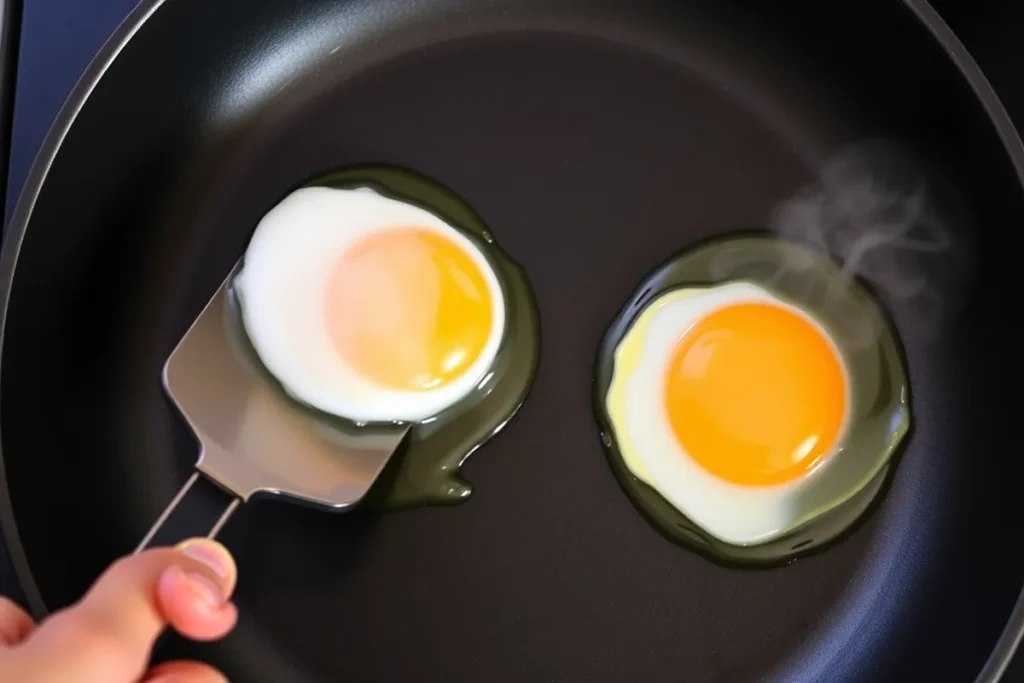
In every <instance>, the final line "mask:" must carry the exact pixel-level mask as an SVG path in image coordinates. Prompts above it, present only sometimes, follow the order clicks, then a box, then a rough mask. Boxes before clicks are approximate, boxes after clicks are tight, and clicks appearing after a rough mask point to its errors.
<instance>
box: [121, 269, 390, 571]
mask: <svg viewBox="0 0 1024 683" xmlns="http://www.w3.org/2000/svg"><path fill="white" fill-rule="evenodd" d="M240 267H241V262H239V263H238V264H236V265H235V267H234V269H233V270H232V272H231V273H230V274H229V275H228V277H227V278H226V279H225V280H224V282H223V284H222V285H221V286H220V288H219V289H218V290H217V293H216V294H214V296H213V298H212V299H211V300H210V301H209V303H208V304H207V305H206V307H205V308H204V309H203V311H202V313H200V314H199V318H198V319H196V321H195V322H194V323H193V324H192V326H191V327H190V328H189V330H188V332H186V333H185V336H184V337H183V338H182V340H181V341H180V342H179V343H178V345H177V347H175V349H174V351H173V352H171V355H170V357H169V358H168V360H167V363H166V365H165V366H164V372H163V383H164V389H165V390H166V392H167V395H168V396H169V397H170V399H171V400H172V401H173V402H174V403H175V405H176V406H177V408H178V410H179V411H180V412H181V415H182V416H183V417H184V418H185V420H186V422H188V424H189V426H190V427H191V428H192V432H193V434H194V435H195V437H196V439H197V440H198V441H199V459H198V461H197V462H196V466H195V469H196V472H195V473H194V474H193V475H192V476H191V477H190V478H189V479H188V481H186V482H185V484H184V486H182V488H181V490H180V491H179V492H178V494H177V495H176V496H175V497H174V498H173V499H172V500H171V502H170V503H169V504H168V506H167V508H166V509H165V510H164V512H163V513H162V514H161V515H160V516H159V517H158V518H157V520H156V522H155V523H154V524H153V526H152V528H151V529H150V530H149V531H148V532H147V533H146V535H145V537H143V539H142V542H141V543H139V546H138V548H136V551H135V552H139V551H141V550H143V549H145V548H146V547H148V546H149V544H150V543H152V542H153V539H154V537H155V536H156V535H157V532H158V531H159V530H160V528H161V527H162V526H163V525H164V523H165V522H166V521H167V519H168V518H169V517H170V515H171V513H172V512H173V511H174V509H175V508H176V507H177V506H178V504H179V503H181V501H182V500H183V499H184V498H185V497H186V495H187V494H188V492H189V490H191V489H192V487H193V485H194V484H195V483H196V481H197V480H198V479H199V477H200V475H202V476H205V477H207V478H208V479H210V480H211V481H213V482H214V483H215V484H217V485H218V486H219V487H220V488H222V489H224V490H225V491H226V492H228V493H229V494H230V495H231V496H232V498H231V502H230V503H229V504H228V506H227V508H226V509H225V510H224V511H223V513H222V514H221V515H220V517H219V518H218V519H217V521H216V522H215V523H214V525H213V527H212V528H211V529H210V531H209V534H208V536H209V537H210V538H213V537H214V536H216V535H217V533H218V532H219V531H220V530H221V528H222V527H223V526H224V524H225V523H226V522H227V520H228V518H229V517H230V516H231V514H232V513H233V512H234V511H235V510H236V509H237V508H238V505H239V504H240V503H242V502H247V501H249V500H251V499H252V498H254V497H257V496H260V497H262V496H277V497H280V498H282V499H287V500H291V501H293V502H297V503H304V504H307V505H312V506H315V507H319V508H322V509H324V510H329V511H335V512H338V511H343V510H347V509H349V508H351V507H353V506H355V505H356V504H358V503H359V502H360V501H361V500H362V499H363V497H364V496H365V495H366V493H367V492H368V491H369V490H370V487H371V486H372V485H373V483H374V481H376V479H377V477H378V476H379V475H380V473H381V472H382V471H383V469H384V467H385V465H387V463H388V460H389V459H390V458H391V455H392V454H393V453H394V452H395V451H396V450H397V449H398V448H399V446H400V445H401V444H402V441H403V440H404V439H405V436H406V434H408V432H409V425H407V424H396V425H380V426H369V427H360V428H358V429H356V428H352V427H349V426H347V425H346V424H344V423H342V422H340V421H338V420H335V419H333V418H331V417H329V416H325V415H323V414H321V413H317V412H316V411H314V410H307V409H304V408H303V407H302V406H300V405H298V404H297V403H295V402H294V401H291V400H290V399H289V398H288V397H287V396H286V395H285V394H284V392H283V390H282V389H281V388H280V387H278V386H276V382H275V381H274V380H273V378H271V377H270V376H269V374H267V372H266V371H265V370H264V369H263V368H262V366H261V365H260V363H259V361H258V360H257V359H256V356H255V353H254V352H253V350H252V348H251V347H250V346H249V344H248V341H247V340H246V338H245V335H244V332H243V331H242V328H241V317H240V313H239V311H238V309H237V307H236V305H235V301H234V298H233V294H232V289H231V283H232V281H233V279H234V276H235V274H236V273H237V272H238V270H239V268H240Z"/></svg>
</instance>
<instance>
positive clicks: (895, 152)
mask: <svg viewBox="0 0 1024 683" xmlns="http://www.w3.org/2000/svg"><path fill="white" fill-rule="evenodd" d="M965 222H966V217H965V215H964V212H963V204H962V202H960V201H959V198H958V197H957V195H956V192H955V190H954V189H953V188H952V187H950V186H948V184H946V183H945V182H944V181H943V180H941V179H940V178H939V177H938V176H937V175H936V174H934V173H928V172H926V170H925V167H924V166H923V165H922V164H921V163H919V162H917V161H916V160H915V159H914V158H913V157H912V156H911V155H910V153H909V152H908V151H907V150H906V149H904V148H903V147H902V146H900V145H899V144H898V143H896V142H892V141H888V140H871V141H868V142H862V143H858V144H856V145H853V146H851V147H848V148H846V149H844V150H842V151H841V152H840V153H839V154H837V155H835V156H834V157H833V158H831V159H830V160H829V161H828V162H827V163H826V164H825V166H824V168H823V169H822V171H821V173H820V174H819V177H818V179H817V181H816V182H815V183H813V184H811V185H810V186H808V187H806V188H804V190H802V191H801V192H800V193H798V194H797V195H796V196H795V197H792V198H791V199H789V200H787V201H785V202H783V203H782V204H780V205H779V206H778V207H776V209H775V211H774V214H773V216H772V219H771V223H770V227H771V229H772V230H773V231H775V232H776V233H778V234H779V235H781V236H783V237H788V238H795V239H798V240H801V241H804V242H808V243H810V244H811V245H813V246H816V247H818V248H820V249H821V250H824V251H827V252H829V253H830V254H832V256H833V257H835V258H837V259H838V260H839V261H840V262H841V266H842V272H843V274H844V275H846V276H847V277H851V278H852V277H860V278H862V280H863V281H865V282H866V283H868V284H869V285H870V286H871V287H872V289H874V291H875V292H876V293H877V294H878V295H879V297H880V298H881V299H882V300H883V302H884V303H886V304H887V305H888V306H889V308H890V310H892V312H893V313H894V315H895V316H896V317H897V318H898V322H899V324H900V327H907V326H913V328H914V334H915V336H917V337H920V336H922V335H924V336H932V335H934V334H935V333H937V332H938V330H939V329H940V327H941V324H942V321H943V319H944V318H946V317H947V315H948V314H949V313H950V312H951V310H952V307H953V306H955V304H956V299H957V296H958V294H959V292H960V290H961V285H962V282H963V279H964V278H965V277H966V275H967V267H968V265H969V261H970V259H969V256H968V245H967V243H966V240H965V235H966V234H967V233H966V231H965V228H966V226H965ZM800 267H801V264H797V263H794V264H791V268H792V269H794V270H799V269H800Z"/></svg>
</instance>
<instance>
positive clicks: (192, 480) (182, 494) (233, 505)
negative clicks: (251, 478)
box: [135, 472, 242, 554]
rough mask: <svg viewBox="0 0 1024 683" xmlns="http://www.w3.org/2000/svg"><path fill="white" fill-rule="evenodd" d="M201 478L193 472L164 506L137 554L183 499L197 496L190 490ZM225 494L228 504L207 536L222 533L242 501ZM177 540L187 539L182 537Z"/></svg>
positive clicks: (137, 549) (155, 535)
mask: <svg viewBox="0 0 1024 683" xmlns="http://www.w3.org/2000/svg"><path fill="white" fill-rule="evenodd" d="M199 478H200V477H199V472H193V473H192V476H191V477H189V478H188V481H186V482H185V484H184V486H182V487H181V490H180V491H178V493H177V495H175V496H174V498H172V499H171V502H170V503H168V504H167V507H166V508H164V511H163V512H162V513H160V516H159V517H157V519H156V521H155V522H153V526H151V527H150V529H149V531H147V532H146V535H145V536H143V537H142V541H141V542H140V543H139V545H138V547H137V548H136V549H135V553H136V554H138V553H140V552H142V551H143V550H145V549H146V548H148V547H149V546H150V545H151V544H152V543H153V540H154V539H155V538H156V537H157V534H158V533H159V532H160V530H161V529H162V528H163V527H164V525H165V524H166V523H167V521H168V520H169V519H170V518H171V514H172V513H173V512H174V511H175V509H176V508H177V507H178V505H179V504H180V503H181V502H182V501H183V500H185V499H186V498H187V497H195V496H194V495H193V496H189V492H190V491H193V490H194V486H195V484H196V482H198V481H199ZM224 495H225V496H226V497H227V499H228V502H227V504H226V506H224V507H223V508H222V509H221V511H220V513H219V516H218V517H217V519H216V521H215V522H214V523H213V526H212V527H210V530H209V532H207V533H206V537H207V538H214V537H216V536H217V534H218V533H220V530H221V529H222V528H224V525H225V524H227V522H228V519H230V518H231V515H232V513H234V511H235V510H236V509H237V508H238V505H239V504H240V503H241V502H242V499H241V498H237V497H235V496H233V495H230V494H227V493H226V492H225V494H224ZM186 536H187V535H186ZM177 540H185V539H184V538H182V539H177Z"/></svg>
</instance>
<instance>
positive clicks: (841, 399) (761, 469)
mask: <svg viewBox="0 0 1024 683" xmlns="http://www.w3.org/2000/svg"><path fill="white" fill-rule="evenodd" d="M847 400H848V399H847V390H846V373H845V371H844V369H843V364H842V361H841V359H840V358H839V356H838V354H837V352H836V350H835V348H834V347H833V346H832V344H831V343H830V341H829V340H828V339H827V338H826V337H825V336H824V333H823V331H822V330H820V329H819V328H818V327H817V326H816V325H814V324H813V323H811V322H810V321H809V320H807V319H806V318H804V317H803V316H801V315H799V314H797V313H795V312H793V311H790V310H787V309H785V308H782V307H780V306H774V305H771V304H765V303H743V304H736V305H732V306H728V307H725V308H722V309H719V310H717V311H715V312H713V313H711V314H709V315H708V316H706V317H705V318H703V319H702V320H700V321H699V322H697V323H696V324H695V325H694V326H693V327H692V328H690V329H689V330H688V331H687V333H686V334H685V335H684V336H683V338H682V339H681V340H680V341H679V343H678V345H677V346H676V348H675V350H674V352H673V355H672V357H671V361H670V365H669V367H668V375H667V377H666V382H665V405H666V407H667V409H668V418H669V422H670V423H671V426H672V430H673V431H674V433H675V436H676V438H677V439H678V440H679V443H680V445H682V447H683V448H684V449H685V450H686V452H687V453H688V454H689V456H690V457H692V458H693V459H694V460H696V461H697V463H698V464H700V465H701V466H702V467H703V468H704V469H706V470H707V471H709V472H711V473H712V474H714V475H717V476H718V477H721V478H722V479H725V480H727V481H730V482H733V483H735V484H741V485H750V486H767V485H771V484H781V483H783V482H787V481H791V480H793V479H796V478H797V477H799V476H801V475H802V474H805V473H807V472H809V471H810V470H812V469H814V468H815V467H816V466H817V465H818V464H819V463H820V462H821V461H822V460H823V459H824V458H826V457H827V456H828V455H829V454H830V452H831V450H832V448H833V447H834V445H835V443H836V441H837V439H838V437H839V432H840V430H841V429H842V426H843V422H844V420H845V417H846V410H847V405H846V404H847Z"/></svg>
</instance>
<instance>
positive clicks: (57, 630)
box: [19, 540, 236, 683]
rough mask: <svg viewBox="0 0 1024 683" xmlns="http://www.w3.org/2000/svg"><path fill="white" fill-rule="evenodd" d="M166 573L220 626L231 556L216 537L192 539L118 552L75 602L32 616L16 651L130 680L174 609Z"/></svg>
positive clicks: (84, 674) (88, 680) (84, 676)
mask: <svg viewBox="0 0 1024 683" xmlns="http://www.w3.org/2000/svg"><path fill="white" fill-rule="evenodd" d="M167 573H172V574H176V575H180V577H182V581H183V582H185V583H186V584H187V585H190V586H191V588H192V591H193V593H194V596H195V599H193V600H192V602H191V603H190V605H191V608H192V609H195V610H198V611H197V615H198V616H197V618H198V619H199V620H200V621H201V620H203V619H206V620H207V621H213V622H215V625H219V626H220V627H221V628H222V627H223V623H225V622H226V621H229V620H230V621H231V622H232V623H233V620H234V618H235V617H234V615H235V608H234V606H232V605H230V603H228V602H227V600H228V598H229V597H230V595H231V592H232V591H233V590H234V586H235V576H236V569H235V564H234V561H233V560H232V559H231V555H230V554H229V553H228V551H227V550H226V549H225V548H224V547H223V546H221V545H220V544H218V543H215V542H213V541H208V540H193V541H189V542H186V543H185V544H182V545H181V546H178V547H177V548H157V549H153V550H147V551H146V552H143V553H140V554H138V555H134V556H130V557H126V558H122V559H120V560H118V561H117V562H116V563H114V565H112V566H111V567H110V568H109V569H108V570H107V571H106V572H105V573H104V574H103V575H102V576H101V577H100V578H99V579H98V580H97V581H96V583H95V584H93V586H92V588H91V589H90V590H89V592H88V593H86V595H85V597H84V598H82V600H81V601H80V602H78V603H77V604H76V605H73V606H71V607H70V608H68V609H66V610H64V611H62V612H59V613H57V614H54V615H53V616H51V617H50V618H49V619H47V620H45V621H44V622H43V623H42V624H40V625H39V627H38V628H36V630H35V632H33V633H32V635H31V636H29V638H28V639H26V640H25V642H24V643H23V644H22V645H21V646H20V647H19V650H20V652H19V655H20V658H21V659H26V660H28V661H34V662H36V663H37V664H36V665H37V666H39V667H45V666H50V667H54V668H55V671H65V672H66V671H75V672H76V678H75V680H76V681H80V682H81V683H92V681H98V682H102V683H109V681H117V680H138V679H139V678H140V677H141V676H142V674H143V673H144V671H145V669H146V665H147V663H148V661H149V656H150V650H151V649H152V646H153V642H154V641H155V640H156V638H157V636H159V635H160V633H161V632H162V631H163V630H164V628H165V627H166V626H167V625H168V624H169V623H171V619H172V617H173V618H174V619H175V620H177V619H179V618H180V616H181V615H180V614H179V613H178V612H174V613H173V614H167V613H165V612H164V601H163V600H162V599H161V598H160V593H161V588H160V585H161V584H163V583H165V581H164V578H163V577H164V575H165V574H167ZM172 583H173V582H172ZM200 596H202V597H201V600H200ZM200 605H201V606H200ZM178 607H181V605H176V606H175V608H176V609H177V608H178ZM213 630H214V629H212V628H211V629H210V631H211V632H212V631H213ZM58 660H59V661H58ZM56 667H59V668H56ZM44 680H45V679H44Z"/></svg>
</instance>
